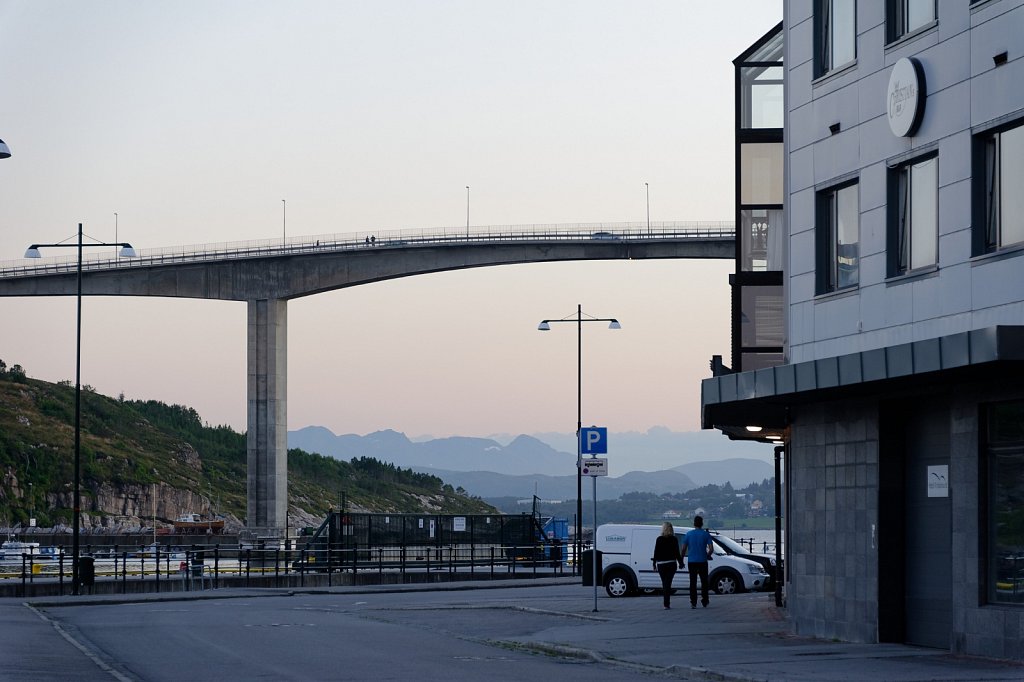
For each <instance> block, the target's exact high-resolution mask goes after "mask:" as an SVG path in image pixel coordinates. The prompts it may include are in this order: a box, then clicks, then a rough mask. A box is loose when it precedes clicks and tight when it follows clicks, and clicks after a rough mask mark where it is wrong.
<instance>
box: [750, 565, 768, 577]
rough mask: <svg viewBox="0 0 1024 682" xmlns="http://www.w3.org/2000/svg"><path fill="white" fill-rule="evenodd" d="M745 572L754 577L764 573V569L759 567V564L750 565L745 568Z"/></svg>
mask: <svg viewBox="0 0 1024 682" xmlns="http://www.w3.org/2000/svg"><path fill="white" fill-rule="evenodd" d="M747 570H748V571H750V572H751V573H753V574H754V575H758V574H760V573H764V567H763V566H761V564H751V565H750V566H747Z"/></svg>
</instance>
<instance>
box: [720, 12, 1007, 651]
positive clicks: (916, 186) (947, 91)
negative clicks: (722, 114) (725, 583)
mask: <svg viewBox="0 0 1024 682" xmlns="http://www.w3.org/2000/svg"><path fill="white" fill-rule="evenodd" d="M783 37H784V59H783V62H784V74H785V126H784V139H785V142H784V148H785V154H784V164H785V219H784V221H783V225H784V228H783V229H784V247H783V248H784V252H785V253H784V254H783V270H784V274H783V277H782V279H783V290H784V294H783V298H784V301H785V306H784V310H785V323H784V328H785V338H784V340H783V351H782V354H783V361H782V363H781V364H777V365H775V366H772V367H766V368H748V367H745V366H741V367H739V368H738V369H741V370H742V371H739V372H732V373H720V374H719V375H717V376H714V377H712V378H711V379H708V380H705V381H704V382H703V385H702V407H703V423H704V426H705V427H708V428H711V427H714V428H719V429H722V430H723V431H724V432H726V433H729V434H730V435H732V436H733V437H736V436H739V435H741V434H742V433H743V432H744V431H745V430H746V427H747V426H751V427H754V428H760V429H761V431H759V432H757V434H758V435H762V434H768V433H773V434H778V435H781V436H782V437H783V439H784V442H785V448H786V449H785V491H786V494H785V508H786V512H785V513H786V518H787V523H786V526H787V528H786V566H787V573H788V576H787V577H788V585H787V592H786V604H787V607H788V608H789V610H790V616H791V619H792V622H793V623H794V625H795V628H796V630H797V631H798V632H799V633H802V634H808V635H814V636H818V637H824V638H838V639H843V640H847V641H862V642H876V641H878V642H905V643H910V644H918V645H922V646H928V647H935V648H941V649H948V650H950V651H953V652H956V653H964V654H973V655H982V656H993V657H1002V658H1012V659H1024V381H1022V379H1024V0H974V1H972V0H938V1H936V0H860V1H859V2H858V1H857V0H786V1H785V4H784V20H783Z"/></svg>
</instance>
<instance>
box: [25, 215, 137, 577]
mask: <svg viewBox="0 0 1024 682" xmlns="http://www.w3.org/2000/svg"><path fill="white" fill-rule="evenodd" d="M87 246H90V247H91V246H120V247H121V252H120V255H121V256H122V257H124V258H135V249H133V248H132V245H131V244H128V243H125V242H122V243H119V244H108V243H106V242H96V243H89V244H83V243H82V223H78V242H77V243H71V244H69V243H67V242H66V241H65V242H60V243H57V244H32V245H31V246H29V247H28V250H27V251H25V258H42V254H41V253H39V249H41V248H74V249H78V268H77V279H78V290H77V293H76V298H77V304H78V314H77V321H76V324H75V329H76V331H75V338H76V342H75V480H74V486H75V489H74V495H75V508H74V527H73V528H72V538H73V539H72V542H71V593H72V594H76V595H77V594H80V589H81V586H80V585H79V580H78V554H79V526H80V525H81V519H82V505H81V493H82V482H81V478H82V477H81V461H82V249H83V248H85V247H87Z"/></svg>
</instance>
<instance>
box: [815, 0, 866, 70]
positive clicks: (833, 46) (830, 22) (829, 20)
mask: <svg viewBox="0 0 1024 682" xmlns="http://www.w3.org/2000/svg"><path fill="white" fill-rule="evenodd" d="M814 27H815V31H814V33H815V45H816V48H817V49H816V50H815V54H816V59H815V74H814V75H815V76H823V75H825V74H826V73H828V72H830V71H832V70H834V69H837V68H839V67H840V66H844V65H846V64H848V63H850V62H852V61H853V60H854V59H855V58H856V57H857V2H856V0H817V1H816V2H815V7H814Z"/></svg>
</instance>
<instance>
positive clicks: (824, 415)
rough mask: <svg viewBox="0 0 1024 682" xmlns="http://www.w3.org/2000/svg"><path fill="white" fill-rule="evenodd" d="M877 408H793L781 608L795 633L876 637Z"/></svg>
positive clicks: (844, 405)
mask: <svg viewBox="0 0 1024 682" xmlns="http://www.w3.org/2000/svg"><path fill="white" fill-rule="evenodd" d="M877 433H878V419H877V409H875V408H873V407H872V406H870V405H865V404H864V403H856V402H843V403H826V404H817V405H809V406H803V407H801V408H800V409H799V411H795V412H794V421H793V425H792V432H791V440H790V447H789V452H788V455H787V456H788V458H789V461H788V463H787V467H786V471H787V475H788V476H789V478H790V499H789V512H788V525H787V532H788V537H787V543H788V551H787V555H788V559H787V560H788V561H789V562H790V564H789V565H790V575H791V580H790V583H789V586H788V592H787V606H788V607H789V610H790V614H791V618H792V622H793V624H794V627H795V629H796V632H797V633H799V634H803V635H811V636H814V637H821V638H825V639H832V638H837V639H842V640H844V641H852V642H875V641H877V638H878V635H877V621H878V615H877V612H878V605H877V593H878V590H877V581H878V569H877V565H878V563H877V558H876V550H875V547H874V544H875V538H876V529H877V523H878V498H877V489H878V435H877Z"/></svg>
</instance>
